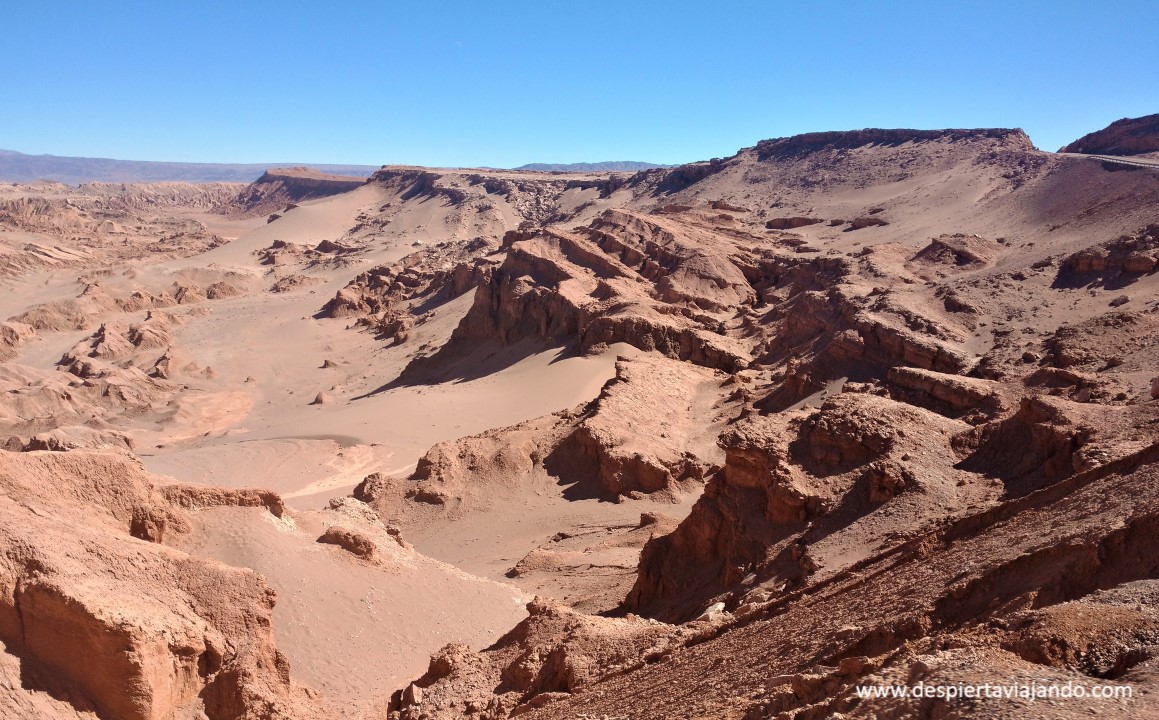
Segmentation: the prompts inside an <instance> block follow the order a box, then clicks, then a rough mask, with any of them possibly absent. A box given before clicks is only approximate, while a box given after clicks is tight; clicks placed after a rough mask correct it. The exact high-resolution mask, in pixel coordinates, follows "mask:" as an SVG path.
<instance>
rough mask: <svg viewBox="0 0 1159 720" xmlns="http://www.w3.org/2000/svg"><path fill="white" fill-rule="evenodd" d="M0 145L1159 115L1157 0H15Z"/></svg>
mask: <svg viewBox="0 0 1159 720" xmlns="http://www.w3.org/2000/svg"><path fill="white" fill-rule="evenodd" d="M6 5H7V7H5V8H4V16H3V17H4V19H3V27H2V28H0V148H7V149H11V150H19V151H21V152H28V153H52V154H56V155H85V156H101V157H116V158H125V159H139V160H184V161H204V162H280V161H301V162H334V163H360V164H382V163H409V164H422V165H433V166H440V165H441V166H471V165H490V166H496V167H506V166H514V165H519V164H522V163H526V162H581V161H599V160H649V161H652V162H662V163H678V162H688V161H693V160H699V159H707V158H710V157H719V156H726V155H731V154H732V153H733V152H735V151H736V150H737V149H739V148H741V147H746V146H749V145H752V144H754V143H755V142H756V141H758V140H760V139H763V138H768V137H778V136H784V135H792V134H796V133H801V132H808V131H813V130H842V129H852V128H862V127H917V128H941V127H1022V128H1023V129H1025V130H1026V131H1027V132H1028V133H1029V134H1030V136H1031V139H1032V140H1034V142H1035V144H1036V145H1038V146H1039V147H1041V148H1043V149H1047V150H1055V149H1057V148H1058V147H1059V146H1060V145H1062V144H1064V143H1066V142H1069V141H1070V140H1073V139H1075V138H1076V137H1078V136H1080V135H1082V134H1084V133H1086V132H1088V131H1091V130H1095V129H1098V128H1100V127H1103V126H1105V125H1106V124H1107V123H1109V122H1110V121H1112V120H1115V119H1117V118H1120V117H1127V116H1131V117H1134V116H1138V115H1146V114H1150V113H1155V112H1159V71H1157V68H1159V61H1157V60H1156V56H1155V50H1154V48H1155V45H1154V31H1155V28H1156V27H1159V3H1155V2H1153V0H1150V1H1138V2H1101V3H1095V2H1089V3H1079V2H1066V1H1065V0H1059V1H1056V2H1017V0H1008V1H1007V2H986V1H978V2H955V3H949V2H892V3H886V2H878V3H870V2H806V1H802V2H792V3H790V2H714V3H690V2H679V1H678V0H670V1H668V2H643V1H641V2H630V1H629V0H621V1H620V2H604V1H603V0H588V1H586V2H568V3H564V2H551V1H549V0H542V1H541V2H491V3H486V2H442V3H417V2H409V3H401V2H388V1H386V0H382V1H379V2H341V1H340V0H339V1H336V2H334V3H333V4H332V5H333V6H332V7H330V6H327V4H325V3H319V2H296V1H294V0H282V1H280V2H259V1H257V0H254V1H251V2H229V3H215V2H198V3H192V2H181V3H177V2H163V1H158V2H130V1H124V2H111V3H97V2H53V3H49V2H8V3H6Z"/></svg>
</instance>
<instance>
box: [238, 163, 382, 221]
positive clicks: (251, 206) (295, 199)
mask: <svg viewBox="0 0 1159 720" xmlns="http://www.w3.org/2000/svg"><path fill="white" fill-rule="evenodd" d="M364 184H366V178H361V177H349V176H345V175H327V174H325V173H322V172H318V171H317V170H311V169H310V168H305V167H295V168H272V169H270V170H266V171H265V172H264V173H262V176H261V177H260V178H258V179H257V180H255V181H254V182H253V183H251V184H250V185H248V186H247V187H246V188H245V189H244V190H242V191H241V192H240V193H238V195H237V198H236V199H235V200H234V203H235V205H236V206H237V207H238V209H239V211H240V212H242V213H244V214H247V215H263V214H267V213H272V212H279V211H282V210H285V209H286V207H287V206H288V205H290V204H292V203H299V202H303V201H305V200H316V199H318V198H324V197H330V196H331V195H339V194H341V193H344V192H349V191H351V190H354V189H355V188H358V187H361V186H362V185H364Z"/></svg>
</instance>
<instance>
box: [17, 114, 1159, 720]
mask: <svg viewBox="0 0 1159 720" xmlns="http://www.w3.org/2000/svg"><path fill="white" fill-rule="evenodd" d="M1156 119H1159V118H1157V117H1152V118H1150V119H1148V118H1142V119H1139V120H1137V121H1131V122H1130V123H1127V124H1118V123H1117V124H1116V125H1113V126H1111V128H1108V129H1107V130H1105V131H1101V133H1100V132H1096V133H1093V134H1092V135H1089V136H1087V137H1086V138H1083V139H1082V142H1076V143H1075V144H1072V146H1068V147H1067V148H1064V149H1063V150H1064V151H1065V152H1060V153H1050V152H1044V151H1041V150H1038V149H1036V148H1035V147H1034V146H1033V145H1032V144H1031V142H1030V140H1029V139H1028V138H1027V136H1026V135H1025V134H1023V133H1022V131H1020V130H1004V129H988V130H944V131H916V130H863V131H853V132H834V133H814V134H809V135H801V136H796V137H791V138H782V139H775V140H766V141H762V142H760V143H758V144H756V145H755V146H753V147H750V148H745V149H743V150H740V151H739V152H738V153H737V154H735V155H734V156H732V157H728V158H724V159H719V160H713V161H710V162H701V163H694V164H690V165H682V166H678V167H672V168H653V169H647V170H642V171H638V172H545V171H531V170H518V171H516V170H512V171H505V170H472V169H429V168H417V167H396V166H385V167H383V168H382V169H380V170H378V171H377V172H375V173H374V174H373V175H371V176H370V177H369V178H354V177H348V176H337V175H326V174H323V173H321V172H318V171H316V170H310V169H306V168H283V169H271V170H270V171H268V172H267V173H266V174H265V175H263V176H262V178H261V179H259V180H258V181H257V182H255V183H252V184H249V185H245V184H240V183H204V184H187V183H152V184H120V183H118V184H108V183H93V184H84V185H80V186H68V185H63V184H58V183H51V182H39V183H31V184H3V185H0V287H2V291H0V319H3V322H0V448H2V450H0V718H5V719H7V718H13V719H16V718H46V719H49V720H63V719H65V718H68V719H69V720H76V719H80V718H84V719H85V720H95V719H100V720H171V719H175V720H323V719H329V718H351V719H357V720H388V719H389V720H396V719H397V720H420V719H423V718H426V719H430V720H450V719H455V718H479V719H487V720H497V719H499V718H508V717H514V716H519V717H525V718H528V719H529V720H548V719H552V720H579V719H583V720H592V719H595V718H628V719H630V720H653V719H655V720H661V719H664V718H702V719H705V720H708V719H717V718H721V719H725V718H727V719H731V720H742V719H743V720H756V719H758V718H784V719H789V718H793V719H796V720H807V719H814V718H816V719H821V718H839V717H843V718H865V719H869V718H879V719H880V718H909V717H923V718H974V717H981V718H1080V717H1081V718H1088V717H1096V716H1097V717H1134V718H1150V717H1159V378H1157V377H1156V376H1157V375H1159V292H1157V291H1159V154H1157V152H1156V149H1157V148H1159V129H1157V128H1159V124H1156V122H1155V121H1156ZM1094 155H1097V156H1098V157H1094ZM916 683H923V684H926V685H959V684H983V683H995V684H1005V685H1009V684H1017V683H1026V684H1030V683H1039V684H1042V685H1047V684H1051V683H1054V684H1068V683H1069V684H1070V685H1071V686H1072V687H1073V686H1081V687H1083V688H1090V687H1094V686H1096V685H1105V684H1113V685H1121V686H1126V687H1129V688H1130V689H1131V697H1130V698H1121V697H1120V698H1116V699H1103V698H1094V697H1091V696H1089V695H1088V697H1085V698H1078V699H1074V698H1071V699H1058V698H1044V699H1026V698H1021V699H1020V698H1017V697H1015V698H1002V699H997V698H960V699H956V700H953V701H947V700H945V699H939V698H912V697H907V698H896V697H895V698H876V699H869V698H861V697H859V695H858V691H857V689H858V687H859V686H860V687H867V686H874V685H876V686H884V685H899V686H900V685H908V686H912V685H914V684H916Z"/></svg>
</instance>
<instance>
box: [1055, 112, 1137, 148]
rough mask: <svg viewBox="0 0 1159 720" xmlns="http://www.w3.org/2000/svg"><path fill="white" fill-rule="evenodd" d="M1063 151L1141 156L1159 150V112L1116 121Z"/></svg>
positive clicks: (1080, 139) (1087, 135) (1084, 136)
mask: <svg viewBox="0 0 1159 720" xmlns="http://www.w3.org/2000/svg"><path fill="white" fill-rule="evenodd" d="M1058 151H1059V152H1066V153H1085V154H1088V155H1141V154H1143V153H1152V152H1159V114H1155V115H1145V116H1143V117H1138V118H1123V119H1122V120H1116V121H1115V122H1113V123H1111V124H1110V125H1108V126H1107V127H1105V128H1103V129H1102V130H1096V131H1095V132H1093V133H1087V134H1086V135H1083V136H1082V137H1081V138H1079V139H1078V140H1075V141H1074V142H1072V143H1071V144H1069V145H1064V146H1063V147H1061V148H1059V150H1058Z"/></svg>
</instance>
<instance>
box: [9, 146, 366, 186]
mask: <svg viewBox="0 0 1159 720" xmlns="http://www.w3.org/2000/svg"><path fill="white" fill-rule="evenodd" d="M306 164H307V163H300V162H296V163H285V162H282V163H263V164H237V163H233V164H230V163H181V162H154V161H147V160H111V159H108V158H83V157H59V156H56V155H25V154H24V153H19V152H14V151H12V150H0V181H4V182H33V181H36V180H56V181H57V182H62V183H65V184H67V185H79V184H81V183H87V182H121V183H128V182H166V181H175V182H192V183H201V182H243V183H251V182H253V181H255V180H257V179H258V178H259V177H261V176H262V173H264V172H265V171H266V169H267V168H271V167H296V166H303V165H306ZM309 167H311V168H313V169H315V170H318V171H320V172H323V173H328V174H330V175H351V176H355V177H363V178H364V177H368V176H369V175H371V174H372V173H374V172H375V171H376V170H378V167H379V166H377V165H309Z"/></svg>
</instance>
